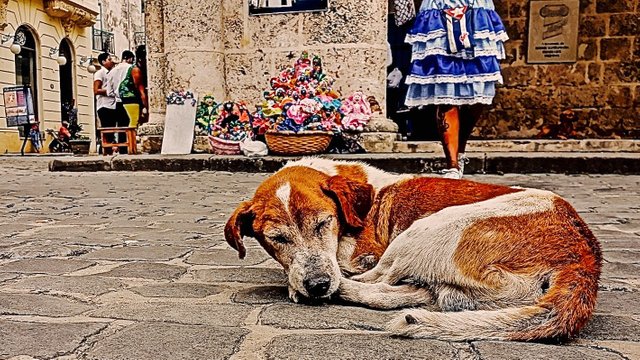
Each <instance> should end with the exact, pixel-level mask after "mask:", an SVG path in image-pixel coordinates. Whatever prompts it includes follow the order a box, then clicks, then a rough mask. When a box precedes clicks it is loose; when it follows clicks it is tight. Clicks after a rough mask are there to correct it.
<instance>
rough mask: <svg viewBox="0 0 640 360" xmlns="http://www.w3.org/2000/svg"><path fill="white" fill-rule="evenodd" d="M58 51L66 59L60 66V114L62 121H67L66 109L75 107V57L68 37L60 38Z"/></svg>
mask: <svg viewBox="0 0 640 360" xmlns="http://www.w3.org/2000/svg"><path fill="white" fill-rule="evenodd" d="M58 48H59V52H60V55H61V56H64V57H65V59H67V62H66V63H65V64H64V65H62V66H60V71H59V74H60V114H61V120H62V121H69V114H68V113H67V110H68V109H72V108H74V107H75V101H74V99H75V97H74V81H73V79H74V78H75V74H74V70H75V68H74V66H73V65H74V62H73V59H74V58H75V56H74V52H73V45H72V44H71V41H70V40H69V39H68V38H64V39H62V41H61V42H60V45H59V47H58Z"/></svg>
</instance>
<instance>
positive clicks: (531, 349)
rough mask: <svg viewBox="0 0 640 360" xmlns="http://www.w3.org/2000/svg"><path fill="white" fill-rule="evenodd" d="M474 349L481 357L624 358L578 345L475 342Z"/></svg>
mask: <svg viewBox="0 0 640 360" xmlns="http://www.w3.org/2000/svg"><path fill="white" fill-rule="evenodd" d="M473 346H474V349H475V350H476V351H477V353H478V355H479V356H480V358H481V359H487V360H488V359H501V360H524V359H526V360H547V359H563V360H616V359H620V360H622V359H624V357H623V356H621V355H620V354H617V353H614V352H611V351H607V350H604V349H592V348H588V347H578V346H552V345H542V344H523V343H507V342H494V341H490V342H474V343H473Z"/></svg>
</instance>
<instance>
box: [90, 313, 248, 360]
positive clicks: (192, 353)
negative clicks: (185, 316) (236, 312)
mask: <svg viewBox="0 0 640 360" xmlns="http://www.w3.org/2000/svg"><path fill="white" fill-rule="evenodd" d="M247 333H248V331H247V330H244V329H234V328H219V327H213V326H204V325H178V324H164V323H147V322H145V323H140V324H136V325H133V326H130V327H127V328H125V329H123V330H121V331H119V332H118V333H117V334H115V335H113V336H111V337H108V338H107V339H104V340H102V341H98V342H97V343H96V344H95V345H94V346H93V347H92V348H91V350H89V351H88V352H87V354H86V355H85V356H84V357H83V358H84V359H95V360H109V359H118V360H122V359H132V360H133V359H135V360H146V359H149V360H157V359H172V360H173V359H175V360H179V359H184V360H193V359H228V358H230V357H231V355H232V354H233V353H234V352H235V350H236V348H237V346H238V345H239V343H240V342H241V341H242V339H243V337H244V336H245V335H246V334H247Z"/></svg>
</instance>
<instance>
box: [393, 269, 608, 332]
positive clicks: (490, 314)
mask: <svg viewBox="0 0 640 360" xmlns="http://www.w3.org/2000/svg"><path fill="white" fill-rule="evenodd" d="M592 260H593V261H594V263H591V264H585V263H584V261H583V262H581V263H576V264H572V265H568V266H566V267H565V268H564V269H562V270H560V271H559V272H558V273H556V274H555V276H553V277H552V283H551V286H550V287H549V289H548V291H547V292H546V294H544V295H543V296H542V297H540V298H539V299H538V300H537V301H536V303H535V304H533V305H528V306H522V307H513V308H504V309H498V310H477V311H461V312H431V311H427V310H420V309H412V310H408V311H406V312H403V313H402V314H401V315H400V316H398V317H397V318H396V319H395V320H393V321H392V322H391V324H390V326H389V327H390V330H391V331H392V332H393V333H395V334H397V335H401V336H408V337H416V338H438V339H442V340H453V341H463V340H482V339H485V340H489V339H491V340H523V341H528V340H536V339H546V338H553V337H560V338H565V337H570V336H573V335H575V334H577V332H578V330H580V328H582V327H583V326H584V325H585V324H586V323H587V321H588V320H589V318H590V317H591V314H592V313H593V310H594V308H595V305H596V294H597V290H598V279H599V277H600V263H599V260H598V259H597V256H595V257H593V259H592Z"/></svg>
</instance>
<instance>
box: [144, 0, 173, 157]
mask: <svg viewBox="0 0 640 360" xmlns="http://www.w3.org/2000/svg"><path fill="white" fill-rule="evenodd" d="M164 3H165V0H145V13H144V16H145V19H144V20H145V25H144V26H145V35H146V46H147V82H148V92H149V123H147V124H143V125H141V126H140V127H139V128H138V136H139V137H140V140H141V143H142V149H141V150H142V151H143V152H150V153H155V152H160V149H161V147H162V134H163V131H164V126H163V124H164V117H165V111H166V103H165V101H164V98H165V94H166V92H167V85H166V82H167V81H166V80H167V57H166V54H165V46H164V26H165V24H164Z"/></svg>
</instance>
